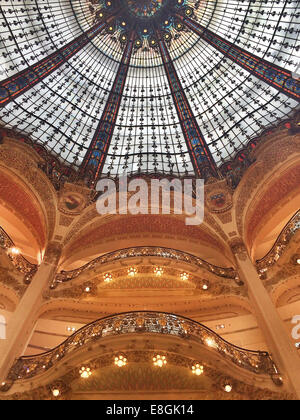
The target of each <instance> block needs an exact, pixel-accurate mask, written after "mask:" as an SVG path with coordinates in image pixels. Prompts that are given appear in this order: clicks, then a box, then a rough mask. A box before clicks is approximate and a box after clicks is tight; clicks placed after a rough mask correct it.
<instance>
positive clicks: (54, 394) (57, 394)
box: [52, 388, 60, 398]
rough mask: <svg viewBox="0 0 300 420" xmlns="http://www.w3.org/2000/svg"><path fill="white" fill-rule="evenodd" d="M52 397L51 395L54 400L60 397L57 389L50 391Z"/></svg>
mask: <svg viewBox="0 0 300 420" xmlns="http://www.w3.org/2000/svg"><path fill="white" fill-rule="evenodd" d="M52 395H53V397H54V398H57V397H59V396H60V390H59V389H58V388H54V389H53V390H52Z"/></svg>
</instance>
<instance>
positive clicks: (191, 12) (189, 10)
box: [185, 7, 193, 16]
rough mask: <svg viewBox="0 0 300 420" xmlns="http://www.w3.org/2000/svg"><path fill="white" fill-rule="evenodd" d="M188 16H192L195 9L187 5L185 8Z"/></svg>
mask: <svg viewBox="0 0 300 420" xmlns="http://www.w3.org/2000/svg"><path fill="white" fill-rule="evenodd" d="M185 14H186V16H191V15H192V14H193V9H192V8H191V7H187V8H186V9H185Z"/></svg>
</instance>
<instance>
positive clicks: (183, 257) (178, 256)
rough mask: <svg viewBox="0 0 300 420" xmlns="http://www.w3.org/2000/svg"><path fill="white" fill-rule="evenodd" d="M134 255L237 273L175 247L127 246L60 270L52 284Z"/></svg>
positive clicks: (228, 275) (223, 273)
mask: <svg viewBox="0 0 300 420" xmlns="http://www.w3.org/2000/svg"><path fill="white" fill-rule="evenodd" d="M135 257H160V258H166V259H172V260H177V261H182V262H186V263H189V264H192V265H194V266H196V267H200V268H204V269H206V270H207V271H209V272H211V273H213V274H215V275H217V276H219V277H225V278H230V279H234V280H236V278H237V273H236V271H235V270H234V269H233V268H221V267H217V266H215V265H213V264H210V263H208V262H207V261H204V260H202V259H201V258H199V257H196V256H194V255H191V254H188V253H186V252H182V251H177V250H175V249H169V248H163V247H135V248H127V249H122V250H119V251H115V252H111V253H109V254H105V255H103V256H101V257H98V258H96V259H94V260H93V261H91V262H89V263H87V264H86V265H84V266H82V267H80V268H78V269H76V270H72V271H62V272H60V273H59V274H57V276H56V278H55V281H54V285H53V286H55V285H57V284H58V283H64V282H67V281H71V280H73V279H75V278H76V277H78V276H79V275H80V274H82V273H83V272H85V271H87V270H90V269H92V268H95V267H96V266H97V265H101V264H106V263H110V262H114V261H118V260H122V259H128V258H135Z"/></svg>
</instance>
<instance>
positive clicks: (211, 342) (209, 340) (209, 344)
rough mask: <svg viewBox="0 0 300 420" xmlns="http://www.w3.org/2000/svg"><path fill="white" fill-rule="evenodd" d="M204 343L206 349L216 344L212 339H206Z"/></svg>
mask: <svg viewBox="0 0 300 420" xmlns="http://www.w3.org/2000/svg"><path fill="white" fill-rule="evenodd" d="M205 342H206V344H207V345H208V347H216V342H215V340H213V339H212V338H207V339H206V340H205Z"/></svg>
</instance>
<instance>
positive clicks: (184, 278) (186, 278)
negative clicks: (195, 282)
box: [180, 273, 190, 281]
mask: <svg viewBox="0 0 300 420" xmlns="http://www.w3.org/2000/svg"><path fill="white" fill-rule="evenodd" d="M180 278H181V280H183V281H187V280H188V279H189V278H190V275H189V274H188V273H181V274H180Z"/></svg>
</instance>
